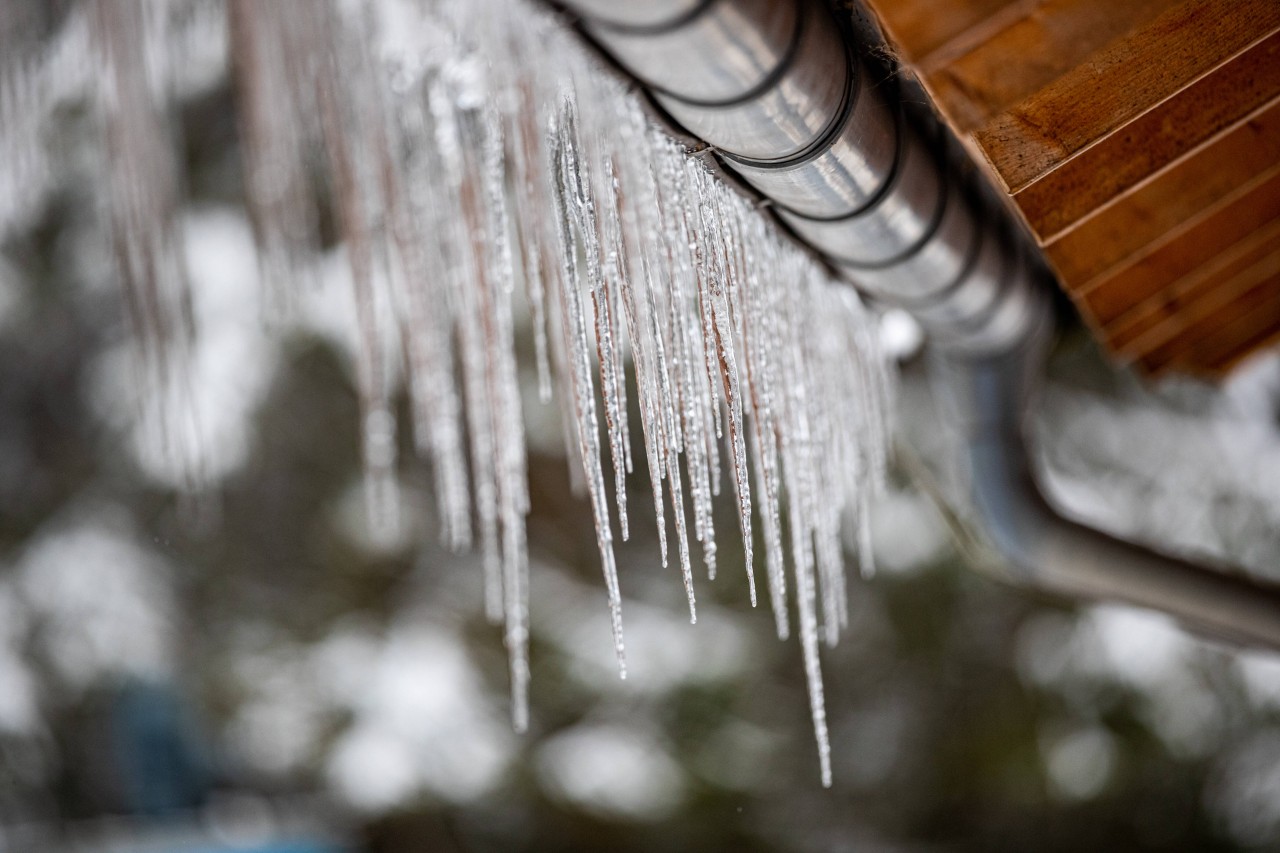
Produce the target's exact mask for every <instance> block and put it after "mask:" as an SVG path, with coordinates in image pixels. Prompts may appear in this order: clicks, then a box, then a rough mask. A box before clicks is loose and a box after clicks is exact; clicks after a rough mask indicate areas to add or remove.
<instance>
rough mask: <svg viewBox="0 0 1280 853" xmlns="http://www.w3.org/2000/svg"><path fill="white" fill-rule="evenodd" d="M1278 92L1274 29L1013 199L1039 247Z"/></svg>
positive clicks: (1278, 48) (1279, 53)
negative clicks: (1237, 54) (1039, 241)
mask: <svg viewBox="0 0 1280 853" xmlns="http://www.w3.org/2000/svg"><path fill="white" fill-rule="evenodd" d="M1277 95H1280V32H1277V33H1273V34H1272V35H1271V36H1269V37H1267V38H1265V39H1263V40H1262V41H1261V42H1259V43H1257V44H1256V45H1254V46H1253V47H1251V48H1249V49H1248V50H1246V51H1245V52H1244V53H1242V54H1240V55H1239V56H1237V57H1235V58H1234V59H1232V60H1231V61H1230V62H1227V63H1225V64H1224V65H1221V66H1219V67H1218V68H1216V69H1214V70H1213V71H1212V72H1210V73H1209V74H1208V75H1206V76H1204V77H1202V78H1201V79H1199V80H1197V81H1196V82H1195V83H1193V84H1192V85H1190V86H1188V87H1187V88H1186V89H1183V90H1182V91H1181V92H1178V93H1177V94H1176V95H1174V96H1173V97H1171V98H1169V99H1168V100H1166V101H1164V102H1162V103H1160V104H1157V105H1156V106H1155V107H1154V108H1152V109H1151V110H1148V111H1147V112H1146V113H1144V114H1142V115H1141V116H1139V117H1138V118H1136V119H1134V120H1133V121H1132V122H1130V123H1129V124H1127V125H1124V126H1123V127H1121V128H1118V129H1116V130H1115V131H1113V132H1111V133H1110V134H1109V135H1108V136H1106V137H1105V138H1104V139H1102V140H1100V141H1099V142H1098V143H1097V144H1095V145H1092V146H1090V147H1088V148H1086V149H1084V150H1083V151H1080V152H1079V153H1078V154H1076V155H1074V156H1073V157H1071V159H1069V160H1067V161H1066V162H1065V163H1063V164H1062V165H1060V166H1058V167H1057V168H1055V169H1054V170H1052V171H1051V172H1049V173H1048V174H1046V175H1044V176H1043V177H1041V178H1039V179H1037V180H1035V181H1034V182H1032V183H1031V184H1029V185H1028V186H1026V187H1024V188H1023V189H1022V190H1020V191H1019V192H1018V193H1017V194H1016V195H1014V201H1015V202H1017V204H1018V206H1019V207H1020V208H1021V209H1022V212H1023V214H1024V215H1025V216H1026V218H1027V222H1028V223H1029V224H1030V225H1031V227H1032V229H1033V230H1035V232H1036V233H1037V234H1038V235H1039V236H1040V240H1041V242H1042V243H1047V242H1049V241H1051V240H1052V239H1053V238H1054V237H1055V236H1056V235H1057V234H1059V233H1060V232H1061V231H1062V230H1063V229H1065V228H1066V227H1067V226H1069V225H1071V224H1072V223H1074V222H1076V221H1078V220H1080V219H1081V218H1083V217H1084V216H1085V215H1087V214H1088V213H1089V212H1090V211H1092V210H1093V209H1095V208H1097V207H1099V206H1100V205H1102V204H1104V203H1105V202H1106V201H1107V200H1108V199H1110V198H1111V197H1113V196H1115V195H1118V194H1120V193H1121V192H1123V191H1124V190H1126V189H1129V188H1130V187H1133V186H1135V185H1136V184H1138V183H1139V182H1140V181H1142V180H1144V179H1146V178H1148V177H1150V176H1151V175H1154V174H1155V173H1156V172H1158V171H1160V170H1161V169H1163V168H1164V167H1165V166H1167V165H1169V164H1170V163H1172V162H1174V161H1175V160H1176V159H1177V158H1178V157H1180V156H1182V155H1184V154H1186V153H1187V152H1188V151H1190V150H1191V149H1193V148H1194V147H1195V146H1197V145H1199V144H1200V143H1202V142H1204V141H1205V140H1207V139H1209V138H1210V137H1211V136H1213V135H1214V134H1215V133H1217V132H1218V131H1220V130H1222V129H1223V128H1225V127H1227V126H1229V125H1230V124H1231V123H1233V122H1235V121H1238V120H1239V119H1240V118H1242V117H1243V116H1245V115H1247V114H1249V112H1251V111H1252V110H1254V109H1256V108H1257V107H1259V106H1260V105H1262V104H1264V103H1266V102H1267V101H1268V100H1270V99H1271V98H1274V97H1276V96H1277Z"/></svg>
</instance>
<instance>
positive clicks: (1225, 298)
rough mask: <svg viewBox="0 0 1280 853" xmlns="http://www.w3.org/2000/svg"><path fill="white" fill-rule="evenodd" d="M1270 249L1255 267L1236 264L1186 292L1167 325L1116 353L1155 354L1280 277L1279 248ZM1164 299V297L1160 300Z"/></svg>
mask: <svg viewBox="0 0 1280 853" xmlns="http://www.w3.org/2000/svg"><path fill="white" fill-rule="evenodd" d="M1268 248H1269V249H1270V251H1264V252H1263V253H1262V257H1260V258H1255V259H1254V261H1253V263H1248V264H1241V265H1235V264H1233V265H1231V268H1230V270H1229V271H1228V270H1224V271H1223V274H1221V275H1218V276H1214V277H1211V278H1208V279H1206V280H1205V281H1204V282H1203V283H1202V284H1203V286H1201V287H1197V288H1195V289H1194V290H1190V291H1186V292H1184V293H1183V294H1182V299H1181V300H1180V301H1179V304H1178V306H1177V310H1176V311H1174V312H1173V313H1172V314H1171V315H1169V316H1167V318H1166V319H1165V320H1164V322H1160V323H1157V324H1156V325H1154V326H1152V327H1150V328H1148V329H1147V330H1146V331H1145V332H1143V333H1142V334H1138V335H1136V336H1134V337H1132V338H1130V339H1129V340H1128V341H1127V342H1126V344H1125V345H1124V346H1120V347H1117V353H1118V354H1119V355H1122V356H1129V357H1140V356H1143V355H1146V354H1149V353H1151V352H1154V351H1155V350H1156V349H1158V348H1159V347H1161V346H1163V345H1164V344H1166V343H1168V342H1169V341H1171V340H1174V339H1175V338H1177V337H1178V335H1180V334H1182V333H1184V332H1185V331H1186V330H1187V329H1190V328H1193V327H1194V326H1196V325H1197V324H1198V323H1200V322H1201V321H1202V320H1204V318H1206V317H1208V316H1210V315H1211V314H1213V313H1214V312H1215V311H1217V310H1218V309H1219V308H1221V307H1223V306H1224V305H1226V304H1227V303H1229V302H1232V301H1234V300H1236V299H1239V298H1241V296H1242V295H1243V294H1245V293H1248V292H1249V291H1250V290H1252V289H1253V288H1254V287H1256V286H1257V285H1258V284H1259V283H1260V282H1263V281H1266V280H1268V279H1271V278H1275V277H1277V276H1280V248H1277V247H1276V245H1275V244H1273V245H1271V246H1270V247H1268ZM1164 296H1165V294H1164V293H1162V294H1161V297H1164Z"/></svg>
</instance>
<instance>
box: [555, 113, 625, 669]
mask: <svg viewBox="0 0 1280 853" xmlns="http://www.w3.org/2000/svg"><path fill="white" fill-rule="evenodd" d="M579 150H580V148H579V142H578V133H577V116H576V110H575V107H574V103H573V99H572V98H571V97H565V98H564V100H563V101H562V102H561V106H560V111H559V113H558V114H557V115H556V117H555V118H554V121H553V124H552V127H551V152H552V158H553V165H554V168H555V170H556V174H555V183H554V184H553V190H554V192H553V196H554V200H555V204H556V214H557V216H556V223H557V226H558V228H559V231H560V240H561V250H560V251H561V258H562V260H563V263H564V267H565V269H564V276H563V286H562V287H560V288H558V289H559V291H560V298H561V300H562V302H561V319H562V322H563V323H564V324H565V328H564V334H565V337H566V338H567V339H568V340H569V348H570V350H571V352H572V362H573V363H572V365H571V372H572V380H573V393H574V400H575V404H576V407H577V413H578V422H577V423H578V441H579V444H580V447H581V451H582V461H583V465H584V466H585V467H586V469H587V490H588V492H589V494H590V497H591V509H592V514H593V517H594V518H595V525H596V538H597V540H598V543H599V546H600V559H601V562H602V566H601V568H602V570H603V572H604V579H605V587H606V590H607V593H608V596H609V614H610V618H611V621H612V625H613V644H614V651H615V652H616V654H617V657H618V674H619V676H620V677H622V678H626V677H627V663H626V652H625V646H624V643H623V639H622V595H621V592H620V590H619V586H618V568H617V565H616V563H615V562H614V556H613V532H612V530H611V526H610V524H609V507H608V504H607V502H606V498H605V484H604V472H603V470H602V469H601V465H600V446H599V437H598V433H597V431H598V430H599V424H598V422H597V421H596V409H595V399H594V393H593V390H592V382H591V361H590V356H589V344H588V342H587V327H586V320H585V318H584V316H583V309H582V296H581V293H580V286H581V285H580V283H579V272H578V267H577V265H576V264H575V263H574V260H573V259H574V258H575V257H576V255H577V249H578V247H580V248H581V250H582V252H583V253H584V254H585V255H586V257H587V263H588V266H589V265H590V263H591V260H590V259H591V258H592V257H593V256H595V257H598V256H599V246H598V244H597V243H596V242H595V230H594V221H593V214H592V212H591V201H590V199H589V198H587V196H586V184H585V182H584V181H583V178H582V173H581V164H580V161H579V159H578V152H579ZM589 275H590V273H589Z"/></svg>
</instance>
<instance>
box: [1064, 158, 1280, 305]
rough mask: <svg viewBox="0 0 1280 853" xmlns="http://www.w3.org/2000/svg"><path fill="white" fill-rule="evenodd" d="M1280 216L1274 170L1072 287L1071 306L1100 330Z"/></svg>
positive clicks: (1279, 180)
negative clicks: (1121, 265) (1085, 313)
mask: <svg viewBox="0 0 1280 853" xmlns="http://www.w3.org/2000/svg"><path fill="white" fill-rule="evenodd" d="M1277 217H1280V165H1276V166H1273V167H1272V168H1271V169H1269V170H1268V171H1267V172H1265V173H1263V174H1262V175H1260V176H1258V177H1257V178H1255V179H1254V180H1253V181H1251V182H1250V183H1249V184H1247V185H1246V186H1244V187H1241V189H1240V190H1239V191H1237V192H1236V193H1234V194H1232V195H1231V196H1229V197H1227V198H1225V199H1222V200H1221V201H1219V202H1218V203H1217V204H1216V205H1214V206H1213V207H1210V208H1208V209H1207V210H1204V211H1202V212H1201V213H1200V214H1198V215H1197V216H1196V217H1194V218H1193V219H1191V220H1189V221H1188V222H1185V223H1183V224H1182V225H1180V226H1179V227H1177V228H1175V229H1173V230H1171V231H1170V232H1169V233H1168V234H1166V235H1165V236H1164V237H1163V238H1161V239H1160V240H1159V241H1157V242H1156V243H1153V244H1152V245H1151V246H1149V247H1148V248H1147V249H1146V250H1144V251H1143V253H1142V254H1141V256H1139V257H1136V258H1134V259H1132V262H1131V263H1130V264H1129V265H1128V266H1126V267H1124V268H1121V269H1115V270H1111V271H1108V272H1107V273H1105V274H1104V275H1102V276H1100V277H1099V278H1097V279H1095V280H1093V281H1092V282H1090V283H1088V284H1086V285H1084V286H1083V287H1079V288H1074V289H1073V290H1072V293H1073V296H1074V298H1075V299H1076V301H1077V303H1078V304H1079V305H1080V306H1081V307H1082V308H1083V309H1084V310H1086V311H1088V312H1089V314H1090V315H1092V317H1093V318H1094V320H1095V322H1096V324H1097V325H1098V326H1101V327H1105V326H1107V325H1109V324H1110V323H1111V322H1113V321H1114V320H1115V319H1116V318H1117V317H1118V316H1120V315H1121V314H1123V313H1124V312H1125V311H1127V310H1129V309H1131V308H1133V306H1135V305H1137V304H1138V303H1140V302H1141V301H1142V300H1144V299H1148V298H1150V297H1151V296H1152V295H1154V294H1156V293H1159V292H1160V291H1161V290H1163V289H1164V288H1165V287H1167V286H1168V285H1169V283H1170V282H1173V281H1176V280H1178V279H1179V278H1181V277H1182V276H1184V275H1186V274H1187V273H1188V272H1189V271H1191V270H1193V269H1195V268H1196V267H1198V266H1199V265H1200V264H1203V263H1205V262H1206V261H1209V260H1210V259H1211V258H1214V257H1216V256H1217V255H1218V254H1219V253H1221V252H1223V251H1226V250H1227V249H1228V248H1230V247H1231V246H1232V245H1234V244H1235V243H1237V242H1239V241H1240V240H1242V239H1244V238H1245V237H1246V236H1247V235H1248V234H1250V233H1252V232H1253V231H1255V230H1256V229H1257V228H1259V227H1260V226H1262V225H1264V224H1266V223H1268V222H1270V221H1272V220H1274V219H1276V218H1277Z"/></svg>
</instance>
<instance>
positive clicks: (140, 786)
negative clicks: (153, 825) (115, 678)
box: [111, 681, 292, 853]
mask: <svg viewBox="0 0 1280 853" xmlns="http://www.w3.org/2000/svg"><path fill="white" fill-rule="evenodd" d="M111 717H112V719H111V730H112V736H113V740H114V747H115V749H114V753H115V764H116V770H117V773H118V776H119V780H120V782H121V785H122V788H123V791H122V793H123V794H124V797H125V800H126V802H127V805H128V809H129V811H130V813H132V814H135V815H139V816H145V817H158V816H161V815H165V814H172V813H174V812H181V811H189V810H192V809H196V808H199V807H200V806H201V805H203V804H204V802H205V800H206V799H207V797H208V795H209V789H210V784H211V779H210V773H209V768H208V762H207V761H206V759H205V752H204V749H203V748H202V744H201V742H200V738H199V736H198V734H197V733H196V731H195V727H194V726H193V725H192V723H191V721H190V719H189V716H188V714H187V711H186V709H185V706H184V704H183V702H182V700H181V698H180V697H179V696H178V694H177V692H176V691H174V690H173V689H172V688H171V687H168V686H166V685H162V684H154V683H146V682H140V681H135V682H131V683H129V684H126V685H124V686H122V687H121V688H120V691H119V693H118V694H117V696H116V699H115V703H114V707H113V709H112V715H111ZM288 853H292V851H288Z"/></svg>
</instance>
